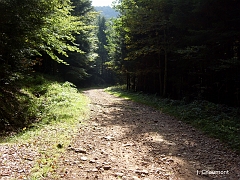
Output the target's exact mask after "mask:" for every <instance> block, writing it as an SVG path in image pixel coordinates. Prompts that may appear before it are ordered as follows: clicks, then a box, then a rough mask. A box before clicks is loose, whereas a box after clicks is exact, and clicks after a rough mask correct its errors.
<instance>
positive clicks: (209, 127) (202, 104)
mask: <svg viewBox="0 0 240 180" xmlns="http://www.w3.org/2000/svg"><path fill="white" fill-rule="evenodd" d="M105 90H106V91H107V92H109V93H111V94H114V95H115V96H118V97H123V98H126V99H130V100H132V101H135V102H138V103H142V104H146V105H149V106H152V107H154V108H156V109H158V110H161V111H162V112H163V113H166V114H169V115H172V116H174V117H176V118H178V119H180V120H182V121H184V122H186V123H188V124H191V125H192V126H194V127H196V128H198V129H200V130H202V131H203V132H205V133H206V134H208V135H209V136H210V137H214V138H217V139H219V140H221V141H222V142H224V143H225V144H227V145H228V146H229V147H231V148H232V149H233V150H235V151H236V152H237V153H240V109H239V108H232V107H227V106H224V105H221V104H214V103H211V102H208V101H203V100H199V101H193V102H191V103H186V102H184V101H179V100H171V99H162V98H159V97H157V96H154V95H146V94H143V93H136V92H129V91H126V90H125V87H124V86H116V87H109V88H106V89H105Z"/></svg>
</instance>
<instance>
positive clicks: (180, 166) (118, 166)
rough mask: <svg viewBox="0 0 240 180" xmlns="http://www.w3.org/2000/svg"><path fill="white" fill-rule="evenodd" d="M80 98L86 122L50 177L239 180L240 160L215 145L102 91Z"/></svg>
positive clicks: (157, 114)
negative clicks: (85, 104) (84, 105)
mask: <svg viewBox="0 0 240 180" xmlns="http://www.w3.org/2000/svg"><path fill="white" fill-rule="evenodd" d="M84 94H85V95H86V96H88V97H89V98H90V99H91V103H90V104H89V108H90V110H91V114H90V119H89V121H87V122H86V124H84V125H83V126H80V129H79V130H78V133H77V134H76V136H75V137H74V138H73V139H72V144H70V145H69V147H68V148H67V150H66V152H64V153H63V154H62V155H61V156H60V157H59V159H58V162H57V165H56V167H57V168H56V170H55V172H54V173H55V174H57V175H59V176H60V178H61V179H70V180H71V179H77V180H84V179H90V180H93V179H96V180H97V179H98V180H115V179H125V180H137V179H141V180H157V179H163V180H164V179H172V180H178V179H179V180H180V179H183V180H189V179H194V180H197V179H231V180H235V179H236V180H238V179H240V156H239V155H237V154H235V153H234V152H232V151H231V150H229V149H228V148H227V147H226V146H224V144H221V143H220V142H219V141H218V140H216V139H212V138H209V137H207V136H205V135H204V134H203V133H201V132H199V131H198V130H196V129H194V128H192V127H191V126H189V125H187V124H185V123H183V122H181V121H179V120H177V119H175V118H173V117H171V116H168V115H165V114H163V113H161V112H160V111H158V110H156V109H154V108H152V107H148V106H145V105H142V104H138V103H135V102H132V101H130V100H126V99H123V98H118V97H115V96H113V95H110V94H108V93H106V92H104V90H103V89H92V90H86V91H84ZM4 149H5V150H6V152H5V154H6V156H7V153H8V152H9V149H7V148H4ZM22 150H23V152H21V153H20V154H24V153H25V154H26V153H27V152H26V148H24V149H22ZM0 151H1V152H2V153H3V148H2V150H1V149H0ZM18 151H21V149H18ZM29 151H30V150H29ZM3 154H4V153H3ZM12 157H13V158H14V156H12ZM29 163H31V161H30V162H29ZM21 166H24V164H22V165H21ZM25 166H26V167H25V169H28V168H29V167H30V164H25ZM0 179H8V176H2V178H1V176H0ZM17 179H18V178H17ZM47 179H51V178H50V177H48V178H47ZM52 179H54V178H52Z"/></svg>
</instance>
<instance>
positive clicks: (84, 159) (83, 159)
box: [80, 156, 88, 161]
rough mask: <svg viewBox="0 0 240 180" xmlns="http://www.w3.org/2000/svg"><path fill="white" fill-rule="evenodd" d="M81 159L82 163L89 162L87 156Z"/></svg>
mask: <svg viewBox="0 0 240 180" xmlns="http://www.w3.org/2000/svg"><path fill="white" fill-rule="evenodd" d="M80 159H81V160H82V161H87V160H88V158H87V157H85V156H83V157H81V158H80Z"/></svg>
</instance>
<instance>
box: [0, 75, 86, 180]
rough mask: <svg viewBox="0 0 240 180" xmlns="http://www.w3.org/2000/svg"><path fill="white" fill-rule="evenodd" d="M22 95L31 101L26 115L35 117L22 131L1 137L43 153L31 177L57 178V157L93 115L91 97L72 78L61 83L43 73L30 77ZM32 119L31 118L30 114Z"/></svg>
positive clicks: (0, 141)
mask: <svg viewBox="0 0 240 180" xmlns="http://www.w3.org/2000/svg"><path fill="white" fill-rule="evenodd" d="M21 84H22V88H21V90H20V91H21V93H22V95H21V96H20V95H18V99H19V100H20V101H21V102H22V103H24V102H25V103H29V104H28V106H27V107H28V108H27V109H26V112H24V113H26V116H28V117H31V121H29V122H28V123H26V126H24V127H23V128H21V130H20V131H17V133H14V135H11V136H5V137H4V138H2V139H1V140H0V143H1V144H8V145H10V146H11V145H14V144H17V145H19V146H21V145H23V146H24V145H27V146H28V147H29V148H32V149H35V150H36V151H37V152H38V153H39V154H40V156H38V157H37V158H36V159H35V160H34V163H35V165H34V167H33V168H32V170H31V174H30V175H29V176H28V177H25V178H27V179H42V178H55V179H58V178H59V177H58V174H56V173H55V170H56V168H57V161H58V158H59V157H60V156H61V154H62V153H63V152H64V151H65V150H66V148H67V147H68V146H69V145H70V144H71V141H72V139H73V138H74V137H75V134H76V133H77V131H78V129H79V127H80V126H82V124H84V122H85V120H86V119H87V118H88V116H89V109H88V106H87V105H88V104H89V99H88V98H87V97H85V96H84V95H83V94H81V93H79V92H78V90H77V89H76V88H75V87H74V85H73V84H71V83H69V82H63V83H59V82H57V81H53V80H47V79H45V78H44V77H43V76H37V77H35V78H32V77H30V76H29V77H27V78H25V79H24V80H23V81H22V82H21ZM29 119H30V118H29Z"/></svg>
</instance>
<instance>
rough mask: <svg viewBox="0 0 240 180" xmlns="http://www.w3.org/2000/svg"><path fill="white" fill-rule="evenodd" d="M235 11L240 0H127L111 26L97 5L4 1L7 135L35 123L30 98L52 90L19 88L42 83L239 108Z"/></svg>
mask: <svg viewBox="0 0 240 180" xmlns="http://www.w3.org/2000/svg"><path fill="white" fill-rule="evenodd" d="M238 7H240V2H238V1H235V0H230V1H227V2H226V1H223V0H218V1H216V0H210V1H207V0H198V1H195V0H194V1H190V0H184V1H183V0H153V1H147V0H138V1H136V0H131V1H127V0H121V1H118V3H117V4H116V5H115V7H114V9H115V10H116V11H118V13H119V16H118V17H117V18H112V19H111V18H110V19H106V18H105V17H103V16H99V13H97V12H96V11H95V10H94V7H92V5H91V1H90V0H61V1H59V0H54V1H51V2H50V1H47V0H41V1H39V0H22V1H19V0H11V1H8V0H2V1H0V15H1V19H0V62H1V63H0V129H8V128H9V126H15V127H25V125H26V123H31V122H34V121H36V114H34V113H29V112H31V106H32V104H33V103H34V102H33V99H35V97H40V96H42V95H43V94H44V93H46V92H44V90H43V91H42V90H39V89H38V90H37V91H34V92H33V91H31V94H29V93H28V92H26V91H22V88H23V87H24V88H25V87H28V88H32V87H31V86H37V85H39V84H41V83H43V81H44V80H43V79H42V78H41V75H43V76H45V75H50V76H55V77H57V78H59V79H61V80H62V81H69V82H71V83H73V84H74V85H76V86H77V87H79V88H82V87H89V86H99V85H113V84H126V85H127V89H128V90H133V91H140V92H144V93H152V94H156V95H158V96H160V97H167V98H171V99H179V100H184V101H186V102H192V101H194V100H207V101H211V102H214V103H219V104H225V105H228V106H235V107H239V105H240V97H239V96H240V72H239V69H240V60H239V54H240V48H239V45H240V26H239V24H240V13H239V10H238ZM39 73H40V74H41V75H40V77H39V75H38V74H39ZM27 80H29V82H31V84H28V83H27ZM33 89H34V88H33ZM32 96H34V98H33V97H32Z"/></svg>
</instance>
